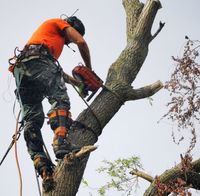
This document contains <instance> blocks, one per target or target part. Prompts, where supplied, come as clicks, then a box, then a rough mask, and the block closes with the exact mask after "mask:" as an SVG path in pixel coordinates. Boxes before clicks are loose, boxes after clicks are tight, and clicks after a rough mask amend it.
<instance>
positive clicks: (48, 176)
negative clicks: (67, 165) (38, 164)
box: [41, 167, 56, 192]
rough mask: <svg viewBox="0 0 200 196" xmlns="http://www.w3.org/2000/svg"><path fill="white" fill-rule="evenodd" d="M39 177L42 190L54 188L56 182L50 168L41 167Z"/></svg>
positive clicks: (48, 190) (46, 190)
mask: <svg viewBox="0 0 200 196" xmlns="http://www.w3.org/2000/svg"><path fill="white" fill-rule="evenodd" d="M41 178H42V187H43V191H44V192H50V191H52V190H53V189H54V188H55V186H56V183H55V181H54V179H53V176H52V170H49V168H47V167H43V168H41Z"/></svg>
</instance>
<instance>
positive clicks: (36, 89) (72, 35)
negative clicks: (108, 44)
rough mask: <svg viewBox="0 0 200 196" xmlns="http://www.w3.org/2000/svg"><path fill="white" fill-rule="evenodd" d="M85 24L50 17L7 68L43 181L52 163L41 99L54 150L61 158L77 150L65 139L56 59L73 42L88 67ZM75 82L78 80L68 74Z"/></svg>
mask: <svg viewBox="0 0 200 196" xmlns="http://www.w3.org/2000/svg"><path fill="white" fill-rule="evenodd" d="M84 34H85V27H84V25H83V23H82V22H81V21H80V20H79V19H78V18H77V17H76V16H71V17H68V18H66V19H64V20H63V19H60V18H55V19H49V20H47V21H45V22H44V23H43V24H42V25H41V26H39V28H38V29H37V30H36V31H35V32H34V33H33V35H32V37H31V38H30V39H29V41H28V42H27V44H26V45H25V47H24V49H23V50H22V51H20V53H19V54H18V55H15V57H14V58H12V59H14V60H15V62H14V63H11V65H10V67H9V70H10V71H11V72H12V73H13V75H14V77H15V81H16V86H17V90H16V94H17V97H18V100H19V102H20V106H21V108H22V112H23V122H24V138H25V141H26V145H27V148H28V152H29V154H30V156H31V159H32V160H33V162H34V166H35V169H36V170H37V172H38V173H39V174H40V176H41V177H42V179H43V185H44V184H45V183H47V182H51V181H53V178H52V173H53V169H52V163H51V161H50V160H49V158H48V156H47V155H46V153H45V151H44V149H43V139H42V135H41V128H42V126H43V123H44V112H43V107H42V101H43V99H44V98H45V97H46V98H47V99H48V101H49V103H50V104H51V109H50V111H49V112H48V114H47V115H48V118H49V123H50V126H51V129H52V130H53V131H54V138H53V150H54V153H55V156H56V158H58V159H62V158H63V157H64V155H66V154H68V153H69V152H72V151H76V150H79V149H80V148H78V147H77V146H75V145H73V144H71V143H70V142H69V141H68V138H67V133H68V129H69V128H70V126H71V124H72V119H71V115H70V111H69V110H70V101H69V97H68V94H67V91H66V90H67V89H66V87H65V83H64V80H63V71H62V68H61V67H60V65H59V63H58V61H57V59H58V58H59V56H60V55H61V52H62V50H63V47H64V45H67V46H68V44H70V43H75V44H76V45H77V47H78V49H79V52H80V54H81V57H82V59H83V61H84V63H85V66H87V67H88V68H90V69H91V59H90V51H89V48H88V45H87V43H86V41H85V40H84V38H83V36H84ZM68 78H69V82H70V83H73V84H74V85H76V86H78V85H79V84H80V82H79V81H77V80H75V79H73V78H72V77H70V76H69V77H68Z"/></svg>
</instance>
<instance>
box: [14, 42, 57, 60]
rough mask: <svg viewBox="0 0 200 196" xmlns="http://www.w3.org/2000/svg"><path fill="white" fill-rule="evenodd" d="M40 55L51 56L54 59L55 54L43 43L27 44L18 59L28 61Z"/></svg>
mask: <svg viewBox="0 0 200 196" xmlns="http://www.w3.org/2000/svg"><path fill="white" fill-rule="evenodd" d="M40 57H49V58H51V59H53V56H52V55H51V53H50V52H49V49H48V48H47V47H46V46H45V45H43V44H30V45H26V46H25V47H24V49H23V50H22V51H21V53H20V54H19V55H18V56H17V59H18V61H21V62H26V61H29V60H32V59H36V58H40Z"/></svg>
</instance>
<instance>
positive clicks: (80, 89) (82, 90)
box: [78, 82, 88, 98]
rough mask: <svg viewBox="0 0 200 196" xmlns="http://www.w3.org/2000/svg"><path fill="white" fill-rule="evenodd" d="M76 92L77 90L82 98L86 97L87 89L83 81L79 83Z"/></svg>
mask: <svg viewBox="0 0 200 196" xmlns="http://www.w3.org/2000/svg"><path fill="white" fill-rule="evenodd" d="M78 92H79V95H80V96H81V97H83V98H85V97H87V96H88V90H87V89H86V86H85V84H84V83H82V82H81V83H80V84H79V85H78Z"/></svg>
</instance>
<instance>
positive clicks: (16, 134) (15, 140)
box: [14, 110, 23, 196]
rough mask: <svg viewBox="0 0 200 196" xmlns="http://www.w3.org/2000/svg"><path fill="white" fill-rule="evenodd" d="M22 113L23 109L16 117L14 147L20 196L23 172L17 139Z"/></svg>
mask: <svg viewBox="0 0 200 196" xmlns="http://www.w3.org/2000/svg"><path fill="white" fill-rule="evenodd" d="M20 114H21V110H20V111H19V113H18V116H17V119H16V128H15V135H14V147H15V160H16V164H17V170H18V174H19V181H20V196H22V185H23V184H22V173H21V169H20V165H19V159H18V153H17V140H18V138H19V137H18V134H19V131H20V128H18V123H19V117H20Z"/></svg>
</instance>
